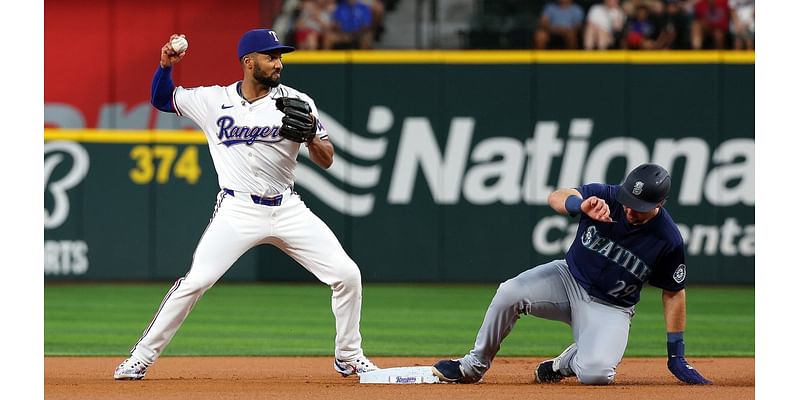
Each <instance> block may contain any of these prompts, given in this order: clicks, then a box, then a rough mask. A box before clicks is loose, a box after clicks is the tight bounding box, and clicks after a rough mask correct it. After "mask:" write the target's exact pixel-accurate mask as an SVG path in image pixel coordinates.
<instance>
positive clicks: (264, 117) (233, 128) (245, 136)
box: [173, 82, 328, 196]
mask: <svg viewBox="0 0 800 400" xmlns="http://www.w3.org/2000/svg"><path fill="white" fill-rule="evenodd" d="M238 85H239V82H236V83H233V84H231V85H228V86H225V87H222V86H201V87H196V88H191V89H184V88H183V87H180V86H179V87H177V88H175V92H174V93H173V102H174V106H175V111H176V113H177V114H178V115H181V116H185V117H188V118H190V119H191V120H192V121H194V122H195V123H196V124H197V126H199V127H200V129H202V130H203V133H205V136H206V140H207V141H208V148H209V152H210V153H211V159H212V160H213V161H214V167H215V168H216V170H217V175H218V178H219V185H220V187H221V188H226V189H231V190H235V191H241V192H247V193H254V194H260V195H266V196H268V195H274V194H278V193H281V192H283V191H285V190H286V189H287V188H290V187H292V186H293V185H294V169H295V167H296V166H297V155H298V154H299V152H300V143H296V142H293V141H291V140H284V138H283V137H282V136H280V134H279V133H278V131H279V130H280V127H281V124H282V119H283V116H284V114H283V113H282V112H280V111H279V110H278V108H277V107H275V99H277V98H278V97H283V96H287V97H297V98H300V99H303V100H305V101H306V102H307V103H308V104H309V105H310V106H311V113H312V114H314V116H316V117H317V120H318V121H319V113H318V112H317V106H316V105H315V104H314V101H313V100H312V99H311V98H310V97H309V96H308V95H306V94H305V93H302V92H300V91H297V90H295V89H293V88H291V87H288V86H285V85H279V86H278V87H276V88H273V89H272V90H271V91H270V94H269V95H268V96H266V97H264V98H261V99H259V100H256V101H254V102H252V103H249V102H247V101H245V100H244V99H243V98H242V96H241V95H240V94H239V91H238V90H237V88H238ZM317 135H318V136H319V137H320V138H321V139H325V138H327V136H328V134H327V132H326V130H325V127H324V126H323V125H322V124H321V123H317Z"/></svg>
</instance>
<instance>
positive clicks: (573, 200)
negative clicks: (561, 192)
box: [564, 194, 583, 216]
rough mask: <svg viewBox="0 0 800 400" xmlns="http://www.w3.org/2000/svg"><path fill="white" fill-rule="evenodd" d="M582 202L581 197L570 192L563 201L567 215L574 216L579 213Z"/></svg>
mask: <svg viewBox="0 0 800 400" xmlns="http://www.w3.org/2000/svg"><path fill="white" fill-rule="evenodd" d="M582 203H583V199H582V198H580V197H578V196H576V195H574V194H571V195H569V197H567V201H565V202H564V208H566V209H567V212H569V215H572V216H575V215H578V214H580V213H581V204H582Z"/></svg>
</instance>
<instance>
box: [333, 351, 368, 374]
mask: <svg viewBox="0 0 800 400" xmlns="http://www.w3.org/2000/svg"><path fill="white" fill-rule="evenodd" d="M333 369H335V370H336V372H338V373H340V374H342V376H345V377H346V376H350V375H354V374H361V373H364V372H369V371H375V370H376V369H380V368H378V366H377V365H375V364H373V363H372V361H370V360H369V359H368V358H367V357H365V356H360V357H356V358H355V359H353V360H350V361H344V360H340V359H338V358H335V359H334V360H333Z"/></svg>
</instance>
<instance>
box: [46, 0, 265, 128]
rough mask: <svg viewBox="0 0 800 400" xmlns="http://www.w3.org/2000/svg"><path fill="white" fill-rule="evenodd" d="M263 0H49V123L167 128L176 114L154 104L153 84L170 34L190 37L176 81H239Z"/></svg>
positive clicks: (184, 83)
mask: <svg viewBox="0 0 800 400" xmlns="http://www.w3.org/2000/svg"><path fill="white" fill-rule="evenodd" d="M260 3H261V2H259V1H258V0H237V1H235V2H231V1H229V0H191V1H190V0H178V1H155V0H138V1H130V0H104V1H103V0H99V1H81V0H71V1H58V0H48V1H45V7H44V9H45V12H44V50H45V67H44V82H45V86H44V100H45V121H44V125H45V127H53V128H57V127H61V128H120V129H156V128H161V129H168V128H173V129H174V128H180V127H183V126H180V124H181V123H183V124H186V122H180V121H179V119H178V118H172V116H171V115H159V114H164V113H159V112H158V111H156V110H155V109H153V108H152V107H151V106H150V103H149V98H150V83H151V80H152V77H153V73H154V72H155V68H156V67H157V65H158V60H159V54H160V51H161V46H163V45H164V43H166V42H167V40H168V39H169V36H170V34H172V33H182V34H184V35H186V38H187V39H188V40H189V50H188V52H187V54H186V57H185V58H184V59H183V60H182V61H181V62H180V64H178V65H177V66H176V67H175V70H174V71H173V78H174V80H175V83H176V85H181V86H186V87H190V86H201V85H215V84H219V85H226V84H229V83H231V82H234V81H236V80H238V79H241V76H242V73H241V69H240V67H239V63H238V60H237V58H236V46H237V44H238V40H239V37H240V36H241V35H242V33H244V32H245V31H247V30H249V29H253V28H259V27H265V26H264V25H263V24H262V23H261V22H260V21H261V19H262V12H261V6H260Z"/></svg>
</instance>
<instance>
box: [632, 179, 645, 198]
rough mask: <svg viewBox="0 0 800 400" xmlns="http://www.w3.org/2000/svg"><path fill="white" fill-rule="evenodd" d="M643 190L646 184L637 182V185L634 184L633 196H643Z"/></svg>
mask: <svg viewBox="0 0 800 400" xmlns="http://www.w3.org/2000/svg"><path fill="white" fill-rule="evenodd" d="M643 188H644V182H642V181H636V183H634V184H633V195H634V196H638V195H640V194H642V189H643Z"/></svg>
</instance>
